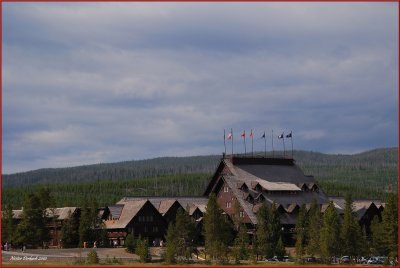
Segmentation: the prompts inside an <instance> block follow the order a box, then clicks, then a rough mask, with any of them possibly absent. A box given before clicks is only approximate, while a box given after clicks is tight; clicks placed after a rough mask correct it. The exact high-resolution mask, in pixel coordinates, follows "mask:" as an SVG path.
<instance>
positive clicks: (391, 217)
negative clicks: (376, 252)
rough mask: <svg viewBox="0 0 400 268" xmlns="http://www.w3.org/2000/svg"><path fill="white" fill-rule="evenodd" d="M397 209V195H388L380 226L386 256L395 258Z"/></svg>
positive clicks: (396, 249)
mask: <svg viewBox="0 0 400 268" xmlns="http://www.w3.org/2000/svg"><path fill="white" fill-rule="evenodd" d="M397 224H398V207H397V195H395V194H392V193H389V194H388V196H387V198H386V202H385V209H384V210H383V214H382V225H383V231H384V240H385V243H386V245H387V253H388V254H387V255H389V256H390V257H397V255H398V248H397V247H398V225H397Z"/></svg>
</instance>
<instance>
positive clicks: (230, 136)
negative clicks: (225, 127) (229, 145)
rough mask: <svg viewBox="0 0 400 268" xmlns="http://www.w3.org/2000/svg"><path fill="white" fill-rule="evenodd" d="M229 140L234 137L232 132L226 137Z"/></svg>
mask: <svg viewBox="0 0 400 268" xmlns="http://www.w3.org/2000/svg"><path fill="white" fill-rule="evenodd" d="M226 139H227V140H231V139H232V132H230V133H228V136H227V137H226Z"/></svg>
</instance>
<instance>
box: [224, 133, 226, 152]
mask: <svg viewBox="0 0 400 268" xmlns="http://www.w3.org/2000/svg"><path fill="white" fill-rule="evenodd" d="M225 140H226V136H225V128H224V148H225V155H226V141H225Z"/></svg>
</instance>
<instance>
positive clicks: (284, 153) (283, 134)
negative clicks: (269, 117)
mask: <svg viewBox="0 0 400 268" xmlns="http://www.w3.org/2000/svg"><path fill="white" fill-rule="evenodd" d="M282 141H283V157H285V156H286V149H285V133H284V132H282Z"/></svg>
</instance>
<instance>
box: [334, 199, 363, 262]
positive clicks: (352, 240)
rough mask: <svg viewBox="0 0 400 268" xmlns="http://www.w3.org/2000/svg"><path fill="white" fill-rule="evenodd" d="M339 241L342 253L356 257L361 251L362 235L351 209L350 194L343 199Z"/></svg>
mask: <svg viewBox="0 0 400 268" xmlns="http://www.w3.org/2000/svg"><path fill="white" fill-rule="evenodd" d="M340 242H341V243H340V250H341V253H342V255H346V256H350V257H356V256H360V255H361V254H362V253H363V247H364V245H365V241H364V236H363V234H362V231H361V227H360V225H359V224H358V221H357V218H356V214H355V213H354V211H353V201H352V199H351V195H350V194H348V195H347V196H346V199H345V208H344V215H343V223H342V224H341V229H340ZM351 259H352V258H351Z"/></svg>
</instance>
